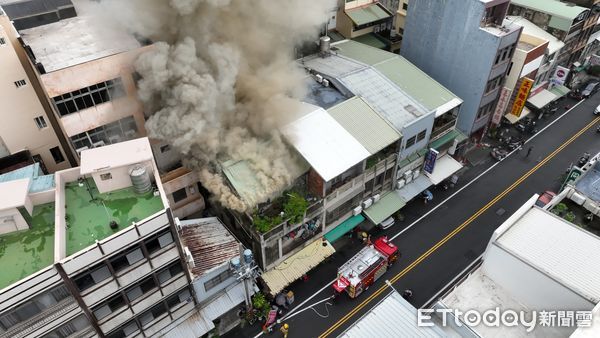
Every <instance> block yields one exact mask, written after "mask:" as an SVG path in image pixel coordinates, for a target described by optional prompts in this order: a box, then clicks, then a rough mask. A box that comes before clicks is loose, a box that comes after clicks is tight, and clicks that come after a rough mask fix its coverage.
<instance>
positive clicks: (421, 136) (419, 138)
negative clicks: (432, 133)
mask: <svg viewBox="0 0 600 338" xmlns="http://www.w3.org/2000/svg"><path fill="white" fill-rule="evenodd" d="M425 135H427V130H423V131H421V132H420V133H418V134H417V142H421V141H423V140H424V139H425Z"/></svg>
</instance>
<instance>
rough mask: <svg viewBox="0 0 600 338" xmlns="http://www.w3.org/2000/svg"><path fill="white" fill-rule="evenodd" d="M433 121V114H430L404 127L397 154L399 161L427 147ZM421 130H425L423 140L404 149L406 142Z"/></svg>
mask: <svg viewBox="0 0 600 338" xmlns="http://www.w3.org/2000/svg"><path fill="white" fill-rule="evenodd" d="M434 120H435V113H430V114H427V115H425V116H422V117H421V118H419V119H418V120H416V121H413V122H412V123H411V124H409V125H407V126H405V127H404V128H403V129H402V131H401V132H402V145H401V147H400V154H399V159H400V160H402V159H403V158H405V157H406V156H408V155H410V154H412V153H414V152H416V151H419V150H421V149H423V148H425V147H427V143H429V136H430V135H431V130H432V128H433V122H434ZM423 130H427V132H426V135H425V138H424V139H423V140H421V141H419V142H416V143H415V144H414V145H413V146H411V147H409V148H406V141H407V140H408V139H409V138H411V137H413V136H415V135H417V134H418V133H419V132H421V131H423Z"/></svg>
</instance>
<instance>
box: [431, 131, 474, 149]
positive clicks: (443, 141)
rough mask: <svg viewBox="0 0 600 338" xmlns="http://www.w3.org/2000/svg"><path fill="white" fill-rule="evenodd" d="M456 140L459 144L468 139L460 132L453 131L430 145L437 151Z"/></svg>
mask: <svg viewBox="0 0 600 338" xmlns="http://www.w3.org/2000/svg"><path fill="white" fill-rule="evenodd" d="M454 139H457V140H458V142H462V141H464V140H466V139H467V137H466V136H465V135H464V134H463V133H461V132H460V131H458V130H456V129H453V130H451V131H450V132H448V133H446V134H444V135H443V136H442V137H440V138H438V139H437V140H435V141H432V142H431V143H429V148H433V149H435V150H439V149H438V148H441V147H442V146H443V145H445V144H447V143H449V142H454Z"/></svg>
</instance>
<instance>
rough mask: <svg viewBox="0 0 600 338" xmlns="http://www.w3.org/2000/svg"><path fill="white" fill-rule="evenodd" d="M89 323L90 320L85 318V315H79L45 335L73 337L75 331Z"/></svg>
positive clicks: (53, 337) (57, 337) (46, 336)
mask: <svg viewBox="0 0 600 338" xmlns="http://www.w3.org/2000/svg"><path fill="white" fill-rule="evenodd" d="M89 325H90V323H89V322H88V320H87V318H85V315H79V316H78V317H75V319H72V320H70V321H69V322H67V323H66V324H64V325H62V326H60V327H59V328H57V329H56V330H54V331H52V332H50V333H49V334H47V335H45V336H44V338H66V337H72V336H74V335H73V334H74V333H76V332H79V331H81V330H83V329H85V328H86V327H88V326H89Z"/></svg>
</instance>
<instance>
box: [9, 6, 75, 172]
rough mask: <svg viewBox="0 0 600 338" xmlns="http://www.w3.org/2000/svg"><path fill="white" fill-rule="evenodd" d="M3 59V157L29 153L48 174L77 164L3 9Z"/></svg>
mask: <svg viewBox="0 0 600 338" xmlns="http://www.w3.org/2000/svg"><path fill="white" fill-rule="evenodd" d="M0 60H2V65H1V67H0V79H2V80H0V100H2V102H3V108H2V111H1V112H0V115H1V116H2V120H3V123H2V125H0V157H4V156H8V155H12V154H15V153H18V152H20V151H23V150H25V151H28V152H29V153H30V156H31V157H32V159H33V161H36V162H38V163H39V164H40V166H41V168H42V169H43V170H44V172H55V171H57V170H62V169H66V168H69V167H71V165H74V164H76V162H75V160H74V158H73V157H72V156H71V151H70V148H69V145H68V143H67V142H66V140H65V138H64V137H63V135H62V132H61V131H60V127H59V126H58V124H57V122H56V119H55V118H54V115H51V114H48V113H47V111H46V109H44V106H43V104H42V102H41V101H40V99H39V97H38V96H37V94H36V91H35V88H34V85H35V80H36V79H35V75H34V74H33V71H32V68H31V66H30V65H29V63H28V61H27V57H26V55H25V53H24V51H23V49H22V48H21V45H20V43H19V41H18V34H17V32H16V31H15V30H14V28H13V26H12V24H11V22H10V19H9V18H8V17H7V16H6V14H5V13H4V12H3V9H2V7H0ZM57 132H58V133H57Z"/></svg>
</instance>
